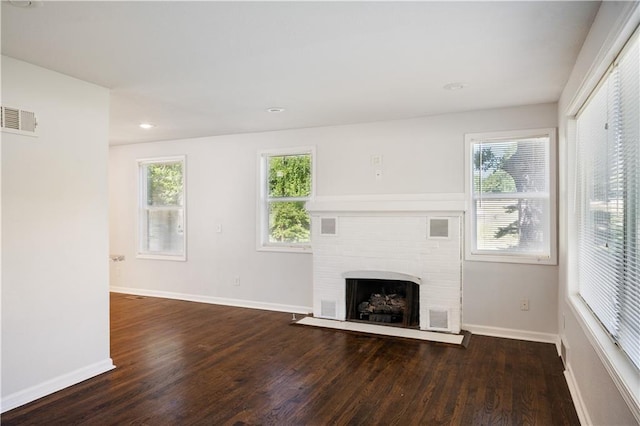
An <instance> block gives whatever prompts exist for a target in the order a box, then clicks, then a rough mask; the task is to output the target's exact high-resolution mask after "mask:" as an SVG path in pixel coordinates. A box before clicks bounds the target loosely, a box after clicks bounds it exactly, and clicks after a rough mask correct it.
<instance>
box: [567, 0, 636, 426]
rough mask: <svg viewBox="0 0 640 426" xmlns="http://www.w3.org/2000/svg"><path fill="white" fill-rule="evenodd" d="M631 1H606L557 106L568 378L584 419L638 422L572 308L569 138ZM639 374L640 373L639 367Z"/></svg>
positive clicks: (623, 31) (625, 26)
mask: <svg viewBox="0 0 640 426" xmlns="http://www.w3.org/2000/svg"><path fill="white" fill-rule="evenodd" d="M632 7H634V4H633V3H632V2H603V3H602V5H601V6H600V10H599V12H598V15H597V16H596V19H595V21H594V23H593V25H592V27H591V30H590V32H589V34H588V36H587V38H586V40H585V43H584V45H583V46H582V50H581V52H580V55H579V56H578V59H577V61H576V64H575V67H574V69H573V71H572V73H571V76H570V78H569V81H568V82H567V85H566V87H565V89H564V91H563V94H562V97H561V99H560V101H559V106H558V115H559V118H558V121H559V142H560V143H559V146H560V159H559V160H560V161H559V164H560V165H559V167H560V171H561V173H560V176H559V178H560V182H559V183H560V185H559V194H560V204H559V210H560V213H559V222H560V234H559V241H560V244H559V251H558V253H559V297H558V299H559V303H558V320H559V325H558V329H559V333H560V336H561V338H562V340H563V342H564V344H565V345H566V347H567V366H568V375H569V380H568V381H569V383H570V385H571V386H572V393H573V394H574V400H576V402H577V404H576V406H577V407H578V409H579V414H580V415H581V420H582V421H583V423H584V424H595V425H604V424H607V425H632V424H637V422H638V421H639V419H638V418H634V416H633V414H632V412H631V410H630V409H629V406H628V405H627V403H626V402H625V400H624V398H623V396H622V394H621V392H620V390H619V389H618V388H617V387H616V385H615V383H614V381H613V379H612V376H611V375H610V374H609V372H608V371H607V368H606V367H605V365H604V364H603V361H602V360H601V359H600V357H599V355H598V353H597V351H596V350H595V349H594V348H595V347H594V345H593V344H592V343H591V342H590V340H589V337H588V336H587V332H586V330H587V326H586V324H585V322H584V321H583V320H582V318H581V317H580V315H579V314H578V313H577V311H576V310H575V309H574V308H573V307H572V302H570V300H569V299H570V297H571V295H572V294H575V292H576V284H577V283H576V280H575V278H574V277H575V271H576V268H578V267H579V265H577V263H576V260H575V259H576V253H575V238H576V237H575V232H574V231H573V230H572V229H573V227H574V225H575V222H574V220H573V216H574V214H573V204H572V203H573V196H572V190H571V188H572V187H573V184H574V179H573V178H574V173H575V156H574V152H575V146H574V144H573V143H572V138H570V137H568V132H569V120H568V116H569V115H573V114H575V113H576V110H577V108H578V107H579V106H580V104H581V103H582V102H584V101H585V99H586V97H587V96H588V94H589V91H590V90H591V89H592V88H593V86H594V85H595V84H596V83H597V81H598V80H599V78H600V76H601V75H602V74H603V73H604V72H605V70H606V68H607V67H608V66H609V64H610V63H611V62H612V61H613V59H614V58H615V55H616V53H617V51H619V49H620V48H621V47H622V43H623V42H624V40H626V38H627V37H628V36H629V34H630V32H631V31H633V29H634V28H635V27H636V26H637V24H638V22H639V21H640V17H639V16H638V12H637V9H636V12H635V15H633V14H631V13H630V10H631V9H630V8H632ZM636 374H637V372H636Z"/></svg>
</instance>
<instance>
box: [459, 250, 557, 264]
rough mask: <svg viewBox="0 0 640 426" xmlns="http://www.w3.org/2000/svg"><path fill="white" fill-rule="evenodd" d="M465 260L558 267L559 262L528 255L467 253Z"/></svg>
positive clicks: (551, 258) (550, 258) (553, 259)
mask: <svg viewBox="0 0 640 426" xmlns="http://www.w3.org/2000/svg"><path fill="white" fill-rule="evenodd" d="M465 260H467V261H473V262H496V263H524V264H528V265H550V266H553V265H557V264H558V261H557V260H556V259H555V258H553V257H547V256H532V255H530V256H527V255H517V254H513V255H509V254H479V253H469V252H467V253H466V256H465Z"/></svg>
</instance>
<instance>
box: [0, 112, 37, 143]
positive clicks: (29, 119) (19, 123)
mask: <svg viewBox="0 0 640 426" xmlns="http://www.w3.org/2000/svg"><path fill="white" fill-rule="evenodd" d="M0 127H2V130H3V131H6V132H9V133H18V134H21V135H28V136H37V134H36V128H37V127H38V121H37V120H36V114H35V113H34V112H31V111H25V110H23V109H18V108H11V107H4V106H0Z"/></svg>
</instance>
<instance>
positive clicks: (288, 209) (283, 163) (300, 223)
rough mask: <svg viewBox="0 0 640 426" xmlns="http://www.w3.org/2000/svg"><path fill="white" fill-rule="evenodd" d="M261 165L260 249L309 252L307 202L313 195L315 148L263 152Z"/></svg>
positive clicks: (309, 227) (309, 222)
mask: <svg viewBox="0 0 640 426" xmlns="http://www.w3.org/2000/svg"><path fill="white" fill-rule="evenodd" d="M260 166H261V167H260V169H261V173H260V184H259V185H260V208H259V209H258V211H259V215H260V217H259V222H260V223H259V227H258V228H259V232H260V235H259V244H258V245H259V248H260V249H266V250H280V251H300V250H308V249H309V248H310V246H311V218H310V216H309V213H307V211H306V209H305V203H306V202H307V201H308V200H309V199H310V198H311V196H312V195H313V149H312V148H304V149H298V150H290V151H268V152H262V153H260Z"/></svg>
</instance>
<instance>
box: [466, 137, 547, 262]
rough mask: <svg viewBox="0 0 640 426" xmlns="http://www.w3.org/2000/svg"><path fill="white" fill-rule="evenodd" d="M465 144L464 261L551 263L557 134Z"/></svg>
mask: <svg viewBox="0 0 640 426" xmlns="http://www.w3.org/2000/svg"><path fill="white" fill-rule="evenodd" d="M466 141H467V170H468V173H467V196H468V197H469V206H470V211H469V214H468V215H467V219H468V223H467V230H468V232H469V238H468V242H469V243H468V245H467V248H468V250H467V258H468V259H469V260H488V261H500V262H519V263H545V264H546V263H555V158H554V156H555V129H535V130H521V131H513V132H501V133H493V134H488V133H476V134H468V135H466Z"/></svg>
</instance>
